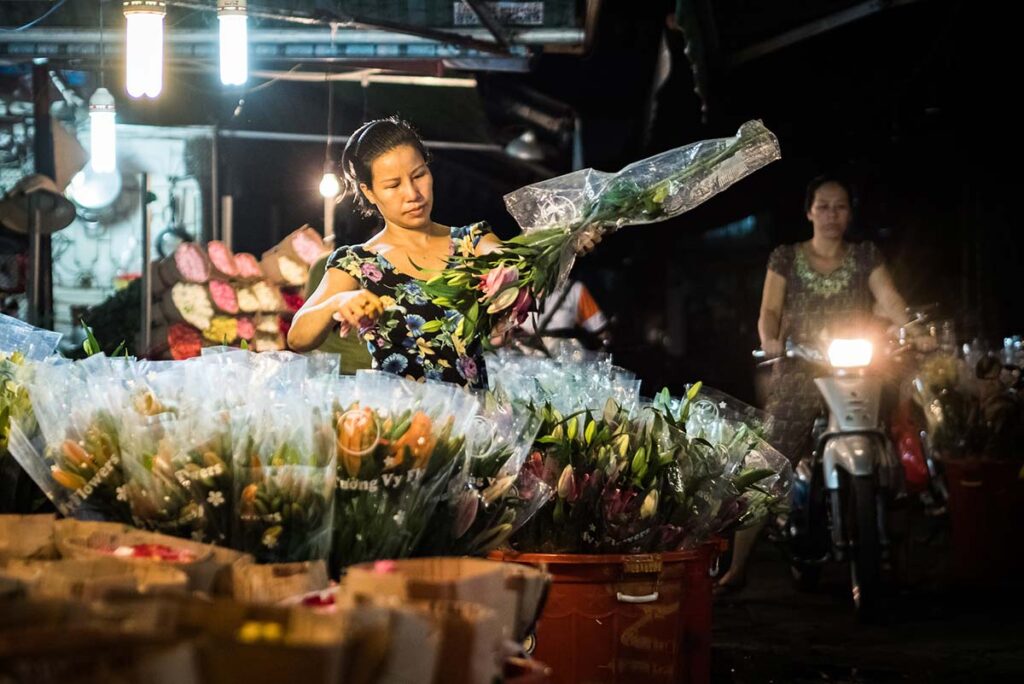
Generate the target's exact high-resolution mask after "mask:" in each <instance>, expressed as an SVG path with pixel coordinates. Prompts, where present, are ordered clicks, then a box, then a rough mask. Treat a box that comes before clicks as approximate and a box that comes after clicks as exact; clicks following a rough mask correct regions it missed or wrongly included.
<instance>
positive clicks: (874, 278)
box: [868, 266, 909, 325]
mask: <svg viewBox="0 0 1024 684" xmlns="http://www.w3.org/2000/svg"><path fill="white" fill-rule="evenodd" d="M868 287H869V288H870V289H871V294H872V296H873V297H874V298H875V302H877V304H878V309H879V310H880V311H881V314H882V315H883V316H885V317H886V318H887V319H889V320H890V321H891V322H892V324H893V325H904V324H905V323H906V322H907V321H908V320H909V317H908V316H907V303H906V301H904V299H903V297H902V296H901V295H900V293H899V291H898V290H897V289H896V284H895V283H893V281H892V275H890V274H889V269H887V268H886V267H885V266H879V267H878V268H876V269H875V270H874V271H872V272H871V275H870V276H869V277H868Z"/></svg>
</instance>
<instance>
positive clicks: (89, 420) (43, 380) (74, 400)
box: [11, 355, 131, 522]
mask: <svg viewBox="0 0 1024 684" xmlns="http://www.w3.org/2000/svg"><path fill="white" fill-rule="evenodd" d="M123 373H124V368H123V366H122V364H120V362H118V363H112V362H111V360H110V359H107V358H106V357H103V356H102V355H97V356H93V357H90V358H89V359H86V360H85V361H81V362H78V363H75V364H65V363H47V364H39V365H38V366H37V367H36V372H35V374H34V376H33V378H32V381H31V384H30V385H29V395H30V396H31V398H32V405H33V409H34V412H35V416H36V420H37V422H38V424H39V429H40V432H41V435H42V438H43V439H42V441H41V443H40V442H34V441H33V440H32V439H31V438H30V437H28V436H26V435H21V436H22V437H25V439H18V440H17V445H16V444H15V441H16V440H14V432H13V431H12V441H11V453H12V454H13V455H14V456H15V458H16V459H17V460H18V462H19V463H20V464H21V466H22V468H23V469H24V470H25V472H26V473H28V474H29V476H30V477H32V479H33V480H35V482H36V484H37V485H38V486H39V487H40V488H41V489H42V490H43V492H44V493H45V494H46V495H47V496H48V497H49V498H50V499H51V500H52V501H53V503H54V505H56V506H57V508H58V510H60V511H61V512H62V513H63V514H64V515H67V516H75V517H84V518H100V519H106V520H114V521H119V522H131V513H130V510H129V507H128V504H127V494H126V491H125V489H124V476H123V473H122V470H121V451H120V442H119V435H118V420H117V418H116V415H115V414H114V413H113V411H114V410H115V407H118V406H123V405H124V404H125V403H126V396H125V393H124V389H123V377H122V376H123Z"/></svg>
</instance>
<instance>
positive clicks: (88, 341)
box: [80, 320, 102, 356]
mask: <svg viewBox="0 0 1024 684" xmlns="http://www.w3.org/2000/svg"><path fill="white" fill-rule="evenodd" d="M80 322H81V324H82V327H83V328H84V329H85V342H83V343H82V351H84V352H85V353H86V355H88V356H93V355H95V354H99V353H100V352H101V351H102V349H101V348H100V343H99V340H97V339H96V336H95V335H93V334H92V328H90V327H89V326H88V325H86V323H85V321H84V320H80Z"/></svg>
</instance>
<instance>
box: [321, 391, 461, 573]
mask: <svg viewBox="0 0 1024 684" xmlns="http://www.w3.org/2000/svg"><path fill="white" fill-rule="evenodd" d="M354 395H355V396H354V397H353V400H352V401H351V402H350V403H346V401H345V400H344V398H343V397H338V399H337V400H336V402H335V407H336V408H335V426H336V438H337V445H338V492H337V496H336V504H337V505H336V511H335V512H336V518H335V531H334V562H335V564H336V565H338V566H347V565H351V564H353V563H361V562H366V561H371V560H377V559H382V558H402V557H407V556H409V555H411V554H412V552H413V550H414V549H415V548H416V545H417V544H418V543H419V541H420V538H421V537H422V535H423V533H424V531H425V530H426V526H427V523H428V522H429V521H430V519H431V516H432V515H433V513H434V510H435V509H436V508H437V505H438V503H439V502H440V501H441V499H442V498H443V496H444V495H445V493H446V492H447V489H448V484H449V481H450V479H451V477H452V474H453V473H454V472H456V470H457V469H458V468H459V467H460V466H461V461H462V458H463V446H464V442H465V434H466V431H467V430H468V429H469V426H470V424H471V423H472V421H473V419H474V417H475V416H476V414H477V410H478V403H477V401H476V399H475V398H474V397H472V396H471V395H469V394H467V393H466V392H464V391H462V390H461V389H460V388H458V387H455V386H452V385H446V384H442V383H415V382H410V381H408V380H403V379H401V378H398V377H395V376H393V375H389V374H386V373H377V372H361V373H359V374H357V375H356V382H355V392H354Z"/></svg>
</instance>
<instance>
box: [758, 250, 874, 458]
mask: <svg viewBox="0 0 1024 684" xmlns="http://www.w3.org/2000/svg"><path fill="white" fill-rule="evenodd" d="M881 265H882V256H881V253H880V252H879V251H878V248H877V247H876V246H875V245H874V244H873V243H871V242H862V243H859V244H850V245H848V249H847V250H846V256H845V257H844V258H843V262H842V264H840V266H839V268H837V269H835V270H834V271H832V272H831V273H821V272H819V271H815V270H814V268H812V267H811V264H810V262H809V261H808V260H807V256H806V255H805V254H804V250H803V248H802V247H800V245H782V246H781V247H778V248H776V249H775V251H773V252H772V254H771V256H770V257H769V258H768V270H769V271H774V272H775V273H777V274H779V275H780V276H782V277H783V278H785V279H786V296H785V300H784V302H783V305H782V321H781V325H780V333H779V337H780V339H782V340H793V341H794V342H796V343H797V344H805V345H809V346H813V347H818V346H820V342H821V339H822V338H821V336H822V334H823V333H824V332H826V331H828V330H830V329H834V328H835V326H836V325H844V326H847V327H849V326H853V327H855V328H856V329H858V330H859V329H861V328H862V326H863V325H865V324H866V321H867V320H868V319H870V316H871V309H872V304H873V302H874V298H873V297H872V294H871V289H870V287H869V286H868V278H870V276H871V274H872V273H873V272H874V270H875V269H876V268H878V267H879V266H881ZM814 376H815V369H814V368H812V367H811V366H809V365H808V364H807V363H805V362H803V361H799V360H795V359H783V360H782V361H780V362H779V363H777V364H775V366H774V368H773V369H772V378H771V385H770V389H769V394H768V403H767V405H766V406H765V410H767V411H768V413H770V414H772V416H773V417H774V418H775V421H774V423H773V427H772V435H771V442H772V443H773V444H774V446H775V448H777V449H778V450H779V451H780V452H782V453H783V454H784V455H785V456H786V457H787V458H789V459H790V461H792V462H793V463H796V462H798V461H799V460H800V459H801V458H803V457H804V456H807V455H809V454H810V452H811V449H812V448H813V444H812V443H811V442H812V439H811V431H812V429H813V427H814V420H815V419H816V418H817V417H818V416H819V415H821V414H822V412H823V410H824V402H823V401H822V399H821V394H820V393H819V392H818V388H817V387H816V386H815V385H814Z"/></svg>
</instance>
